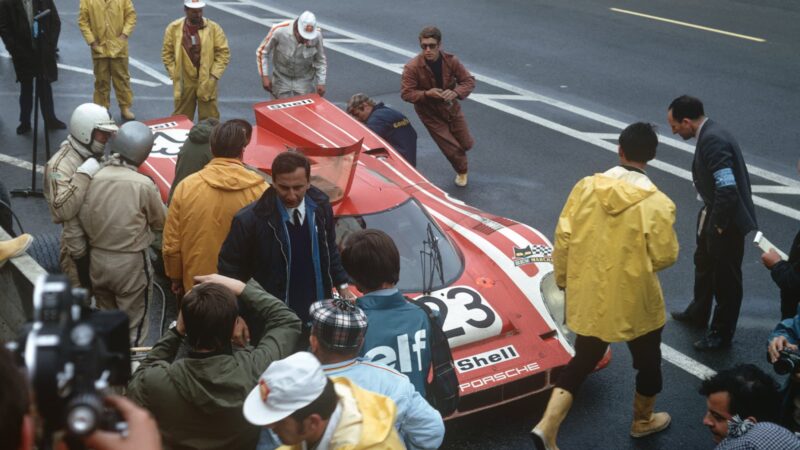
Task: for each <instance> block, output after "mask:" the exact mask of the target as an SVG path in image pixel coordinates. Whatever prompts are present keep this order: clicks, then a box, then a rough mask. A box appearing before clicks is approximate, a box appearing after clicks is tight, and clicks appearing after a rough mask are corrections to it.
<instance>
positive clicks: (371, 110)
mask: <svg viewBox="0 0 800 450" xmlns="http://www.w3.org/2000/svg"><path fill="white" fill-rule="evenodd" d="M347 112H348V113H349V114H351V115H352V116H353V117H355V118H356V119H358V120H359V121H361V122H364V123H365V124H367V127H368V128H369V129H370V130H372V131H373V132H375V134H377V135H378V136H380V137H381V138H383V139H385V140H386V141H388V142H389V144H391V145H392V147H393V148H394V149H395V150H397V151H398V153H400V154H401V155H402V156H403V158H405V159H406V161H408V162H409V164H411V165H412V166H415V167H416V165H417V132H416V131H414V127H412V126H411V122H410V121H409V120H408V118H407V117H406V116H404V115H403V114H402V113H400V112H399V111H395V110H394V109H392V108H389V107H388V106H385V105H384V104H383V102H380V103H375V100H372V99H371V98H369V97H367V96H366V94H355V95H353V96H352V97H350V101H348V102H347Z"/></svg>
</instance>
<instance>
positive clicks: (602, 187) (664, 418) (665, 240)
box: [531, 122, 678, 450]
mask: <svg viewBox="0 0 800 450" xmlns="http://www.w3.org/2000/svg"><path fill="white" fill-rule="evenodd" d="M657 145H658V138H657V137H656V134H655V132H654V131H653V127H652V125H650V124H647V123H642V122H638V123H634V124H633V125H630V126H628V127H627V128H626V129H625V130H623V131H622V134H620V137H619V159H620V165H619V166H616V167H613V168H611V169H610V170H608V171H606V172H604V173H601V174H596V175H593V176H590V177H586V178H584V179H582V180H581V181H579V182H578V184H576V185H575V187H574V188H573V189H572V192H571V193H570V195H569V198H568V199H567V204H566V205H565V206H564V210H563V211H562V212H561V216H560V217H559V219H558V225H557V227H556V242H555V249H554V251H553V266H554V268H555V275H556V284H558V286H559V287H560V288H562V289H565V290H566V319H567V326H568V327H569V328H570V329H571V330H572V331H574V332H575V334H576V335H577V337H576V339H575V356H574V358H573V359H572V360H571V361H570V362H569V364H567V366H566V367H565V368H564V370H563V372H562V373H561V375H560V376H559V377H558V381H556V387H555V388H554V389H553V393H552V395H551V397H550V402H549V403H548V404H547V409H546V410H545V413H544V416H543V417H542V420H541V421H539V423H538V424H537V425H536V427H535V428H534V429H533V430H532V432H531V437H532V438H533V440H534V443H535V445H536V448H538V449H542V450H543V449H547V450H552V449H556V448H557V447H556V434H557V433H558V427H559V425H560V424H561V422H562V421H563V420H564V418H565V417H566V415H567V412H568V411H569V408H570V406H571V405H572V399H573V397H574V395H575V394H576V393H577V391H578V389H579V388H580V386H581V384H582V383H583V381H584V380H585V379H586V377H587V376H588V375H589V374H590V373H591V372H592V370H594V368H595V367H596V366H597V363H598V362H600V360H601V359H602V357H603V355H604V354H605V353H606V349H607V348H608V343H609V342H626V343H627V344H628V349H629V350H630V352H631V355H632V357H633V367H634V368H635V369H636V370H637V371H638V373H637V375H636V393H635V397H634V408H633V423H632V424H631V431H630V434H631V436H633V437H642V436H646V435H648V434H652V433H656V432H659V431H661V430H663V429H665V428H666V427H667V426H669V423H670V416H669V414H667V413H655V414H654V413H653V409H654V406H655V400H656V394H658V393H659V392H661V385H662V380H661V349H660V346H661V330H662V329H663V328H664V323H665V321H666V314H665V309H664V296H663V294H662V293H661V285H660V284H659V282H658V276H657V275H656V272H658V271H659V270H662V269H664V268H667V267H669V266H671V265H672V264H673V263H675V260H677V259H678V239H677V237H676V235H675V230H674V228H673V225H674V223H675V204H674V203H672V201H671V200H670V199H669V198H668V197H667V196H666V195H664V194H663V193H662V192H661V191H659V190H658V188H656V186H655V185H653V183H652V182H651V181H650V179H649V178H648V177H647V174H646V173H645V172H644V169H645V166H646V165H647V162H648V161H650V160H651V159H653V158H655V156H656V146H657Z"/></svg>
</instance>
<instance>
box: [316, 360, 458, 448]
mask: <svg viewBox="0 0 800 450" xmlns="http://www.w3.org/2000/svg"><path fill="white" fill-rule="evenodd" d="M322 370H324V371H325V375H327V376H328V377H330V378H335V377H347V378H349V379H351V380H352V381H353V382H354V383H356V384H357V385H359V386H360V387H362V388H364V389H366V390H368V391H372V392H377V393H378V394H381V395H385V396H387V397H389V398H390V399H392V400H393V401H394V403H395V405H397V418H396V420H395V427H396V428H397V432H398V433H400V436H401V437H402V438H403V441H404V442H405V444H406V448H408V449H409V450H415V449H436V448H439V446H440V445H442V440H443V439H444V421H442V416H441V415H439V411H436V409H434V408H433V406H431V405H430V404H428V402H427V401H426V400H425V398H424V397H423V396H421V395H420V394H419V392H417V390H416V389H415V388H414V385H413V384H411V382H410V381H409V380H408V377H407V376H405V375H403V374H402V373H400V372H398V371H396V370H393V369H391V368H390V367H387V366H384V365H383V364H375V363H372V362H369V361H367V360H365V359H364V358H356V359H349V360H347V361H342V362H339V363H334V364H323V365H322Z"/></svg>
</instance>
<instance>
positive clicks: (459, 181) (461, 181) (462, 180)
mask: <svg viewBox="0 0 800 450" xmlns="http://www.w3.org/2000/svg"><path fill="white" fill-rule="evenodd" d="M455 183H456V186H458V187H464V186H466V185H467V174H466V173H459V174H457V175H456V180H455Z"/></svg>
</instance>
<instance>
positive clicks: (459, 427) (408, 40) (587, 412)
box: [0, 0, 800, 449]
mask: <svg viewBox="0 0 800 450" xmlns="http://www.w3.org/2000/svg"><path fill="white" fill-rule="evenodd" d="M562 3H563V4H562ZM77 5H78V2H77V1H76V0H69V1H65V2H61V3H60V4H59V8H60V13H61V18H62V23H63V25H62V38H61V44H60V49H61V60H60V62H61V63H62V64H64V65H65V66H64V67H62V70H61V72H60V78H61V79H60V81H59V82H58V83H56V84H54V93H55V98H56V110H57V113H58V115H59V117H60V118H61V119H62V120H64V121H67V120H68V118H69V114H70V112H71V111H72V109H73V108H74V107H75V106H77V105H78V104H80V103H83V102H85V101H90V100H91V93H92V87H91V86H92V78H91V75H90V74H87V73H85V72H86V70H88V69H90V68H91V61H90V58H89V52H88V49H87V48H86V45H85V42H84V41H83V40H82V38H81V36H80V33H79V31H78V29H77V25H76V20H77ZM136 7H137V10H138V14H139V24H138V25H137V29H136V30H135V31H134V34H133V35H132V37H131V55H132V57H133V58H135V59H136V61H137V63H136V64H134V63H132V64H131V66H132V67H131V76H132V77H134V78H136V79H137V81H138V82H137V83H134V85H133V89H134V94H135V100H134V102H135V103H134V111H135V112H136V113H137V115H138V117H139V118H140V119H149V118H156V117H161V116H166V115H168V114H169V113H170V112H171V110H172V97H171V92H172V91H171V89H172V88H171V86H168V85H166V84H165V82H166V81H167V80H165V78H164V70H163V67H162V66H161V63H160V48H161V37H162V35H163V29H164V27H165V26H166V24H167V23H169V22H170V21H171V20H173V19H174V18H177V17H179V16H180V15H181V14H182V9H181V7H180V6H179V5H175V6H174V7H172V6H167V5H166V4H163V3H160V2H155V1H153V0H140V1H138V2H137V3H136ZM304 8H310V9H312V10H314V12H315V13H316V14H317V16H318V18H319V20H320V22H321V24H322V25H323V27H324V28H325V29H326V30H327V31H326V32H325V36H326V38H327V39H326V43H327V46H328V51H327V55H328V60H329V70H328V72H329V81H328V94H327V96H328V98H329V99H331V100H332V101H334V102H336V103H338V104H340V105H343V104H344V102H345V101H346V100H347V98H349V96H350V95H351V94H352V93H354V92H357V91H363V92H366V93H368V94H369V95H372V96H373V97H375V98H377V99H379V100H381V101H385V102H386V103H387V104H390V105H391V106H393V107H395V108H397V109H399V110H401V111H403V112H404V113H405V114H407V115H408V117H409V118H410V119H411V120H412V122H413V123H414V126H415V127H416V128H417V131H418V133H419V135H420V141H419V156H418V161H419V164H418V166H419V168H420V169H421V171H422V173H423V174H424V175H426V176H427V177H428V178H429V179H431V181H432V182H434V183H436V184H437V185H439V186H441V187H442V188H444V189H445V190H447V191H448V192H450V193H451V194H452V195H454V196H455V197H457V198H459V199H461V200H464V201H465V202H467V203H469V204H471V205H474V206H476V207H479V208H481V209H484V210H486V211H489V212H491V213H494V214H499V215H504V216H508V217H511V218H513V219H516V220H519V221H522V222H525V223H527V224H530V225H531V226H534V227H536V228H538V229H540V230H542V231H543V232H544V233H545V234H546V235H548V236H551V237H552V230H553V229H554V227H555V222H556V218H557V216H558V213H559V212H560V210H561V207H562V206H563V202H564V200H565V199H566V197H567V195H568V193H569V190H570V189H571V187H572V185H573V184H574V183H575V182H576V181H577V180H578V179H580V178H581V177H583V176H585V175H589V174H592V173H594V172H597V171H602V170H605V169H606V168H608V167H609V166H611V165H613V164H614V163H615V162H616V156H615V153H613V150H614V149H615V145H616V143H615V137H616V135H618V133H619V126H620V125H619V124H623V125H624V124H627V123H630V122H632V121H636V120H647V121H651V122H654V123H656V124H659V126H660V131H661V134H662V136H665V137H671V136H670V134H669V127H668V125H667V124H666V120H665V110H666V106H667V105H668V103H669V101H670V100H671V99H672V98H674V97H675V96H677V95H680V94H682V93H691V94H694V95H697V96H699V97H700V98H701V99H703V100H704V102H705V104H706V111H707V113H708V115H709V116H710V117H713V118H714V119H715V120H718V121H719V122H721V123H722V124H723V125H724V126H726V127H728V128H729V129H731V130H732V131H733V132H734V133H735V135H736V136H737V138H738V139H739V141H740V144H741V145H742V147H743V149H744V152H745V159H746V160H747V162H748V163H749V164H750V165H751V166H753V167H751V175H752V181H753V184H754V185H755V186H756V187H755V188H754V190H755V191H756V193H757V195H758V196H759V197H760V198H762V199H763V200H762V201H760V202H759V203H760V204H759V207H758V208H757V213H758V220H759V223H760V225H761V229H762V230H763V231H764V233H765V234H766V235H767V236H768V237H770V239H771V240H772V241H773V242H775V243H776V244H777V245H779V246H780V247H782V248H784V249H787V248H788V245H789V243H790V242H791V239H792V237H793V236H794V233H795V232H796V230H797V225H798V224H797V219H798V214H800V213H798V210H800V201H798V198H797V194H798V193H800V189H798V187H799V186H800V183H798V176H797V173H796V171H795V169H794V167H795V163H796V162H797V158H798V156H800V155H799V154H798V152H797V150H796V148H797V144H798V142H800V132H798V127H797V125H796V124H797V122H798V119H800V113H798V109H797V106H796V105H797V104H798V100H800V98H798V97H800V90H798V81H797V77H796V74H797V73H798V69H800V61H798V57H797V55H796V42H797V41H798V38H800V29H798V28H797V27H796V23H797V20H798V19H799V18H800V17H799V16H800V11H798V9H800V7H798V6H796V5H793V4H787V3H786V2H780V1H778V0H772V1H766V2H758V3H756V2H747V1H738V2H733V1H720V0H714V1H710V2H704V3H703V4H696V3H693V2H688V1H678V2H666V1H658V2H650V3H648V4H647V5H640V4H638V3H636V2H625V1H620V2H608V1H591V2H590V1H582V0H578V1H572V2H553V1H537V2H512V1H507V2H488V1H473V2H469V3H468V4H466V3H464V2H455V1H452V0H448V1H443V2H436V3H431V2H421V1H410V2H404V3H402V5H400V4H397V3H394V2H385V1H365V0H351V1H348V2H345V3H342V2H326V3H322V4H321V3H319V2H311V1H305V0H300V1H293V2H289V1H272V2H269V3H268V4H267V3H264V2H256V1H233V2H227V1H226V2H213V3H211V4H210V6H209V7H208V8H206V16H207V17H209V18H212V19H213V20H215V21H217V22H219V23H220V24H221V25H222V27H223V28H224V29H225V31H226V33H227V35H228V39H229V42H230V45H231V52H232V58H231V64H230V66H229V67H228V70H227V71H226V73H225V75H224V76H223V79H222V81H221V83H220V86H221V90H220V99H221V100H220V111H221V113H222V116H223V118H231V117H245V118H248V119H252V110H251V108H250V106H251V105H252V103H254V102H256V101H260V100H262V99H264V98H266V96H265V93H264V92H263V90H262V89H261V87H260V85H259V80H258V75H257V72H256V67H255V48H256V46H257V45H258V43H259V42H260V40H261V39H262V38H263V36H264V35H265V34H266V31H267V27H266V25H267V24H269V23H271V22H272V21H274V20H278V19H282V16H281V14H280V13H281V12H287V13H291V14H297V13H300V12H301V11H302V10H303V9H304ZM610 8H617V9H620V10H627V11H633V12H638V13H643V14H647V15H650V16H654V17H659V18H667V19H670V20H674V21H678V22H684V23H690V24H696V25H702V26H704V27H706V28H713V29H716V30H721V31H728V32H732V33H736V34H741V35H744V36H750V37H757V38H761V39H764V40H765V42H756V41H753V40H748V39H744V38H740V37H735V36H730V35H726V34H720V33H718V32H714V31H706V30H702V29H698V28H691V27H688V26H684V25H679V24H675V23H670V22H664V21H660V20H655V19H650V18H645V17H641V16H635V15H631V14H627V13H622V12H618V11H615V10H612V9H610ZM432 23H433V24H437V25H438V26H439V27H440V28H441V29H442V31H443V33H444V46H445V49H446V50H448V51H452V52H454V53H455V54H457V55H458V56H459V57H460V58H461V60H462V61H463V62H464V64H465V65H466V66H467V68H468V69H470V70H471V71H473V72H475V73H478V74H480V75H482V76H483V77H481V78H480V79H479V83H478V88H477V89H476V91H475V94H477V95H475V94H473V97H472V98H473V99H474V100H473V101H467V102H465V103H464V105H463V106H464V110H465V114H466V116H467V120H468V122H469V123H470V125H471V128H472V132H473V134H474V136H475V138H476V142H477V144H476V147H475V149H474V150H473V151H471V152H470V154H469V156H470V164H471V170H470V186H469V187H468V188H466V189H458V188H456V187H455V186H454V185H453V183H452V178H453V174H452V171H451V169H450V168H449V165H448V164H447V162H446V161H445V159H444V158H443V157H442V156H441V154H440V153H439V151H438V149H436V147H435V145H434V144H433V142H432V141H431V139H430V138H429V136H428V135H427V133H426V132H425V131H424V128H423V127H422V126H421V124H420V123H419V121H418V120H417V118H416V115H415V114H414V112H413V108H412V107H411V106H410V105H408V104H406V103H403V102H402V101H401V100H400V98H399V92H398V91H399V75H398V72H399V70H400V69H401V68H400V66H398V64H402V63H403V62H405V61H406V60H407V55H409V54H413V53H416V52H417V46H416V44H417V41H416V35H417V33H418V31H419V29H420V28H421V27H422V26H424V25H427V24H432ZM334 31H336V32H334ZM793 44H794V45H793ZM398 50H399V51H398ZM0 74H2V76H1V77H0V98H2V99H3V101H4V103H5V105H6V108H3V110H2V112H0V121H1V122H0V136H1V137H2V142H3V146H2V149H0V178H1V179H2V181H3V183H5V184H6V186H7V187H9V188H15V187H23V186H27V185H29V184H30V174H29V172H27V171H25V170H24V169H22V168H20V167H17V166H16V165H14V164H20V160H24V161H29V160H30V143H31V137H30V135H29V136H24V137H17V136H16V135H15V134H14V128H15V127H16V125H17V120H16V119H17V112H18V110H17V107H16V100H17V87H16V85H15V84H14V83H13V81H14V74H13V68H12V66H11V62H10V60H9V59H7V58H4V57H2V55H0ZM112 112H113V113H114V114H115V116H117V117H118V116H119V111H118V109H117V108H116V106H114V107H112ZM589 133H592V134H589ZM64 135H65V133H63V132H60V133H52V134H51V136H52V137H53V139H52V142H51V148H52V150H53V151H55V148H56V146H57V143H58V142H59V141H60V140H61V139H63V136H64ZM666 143H667V142H665V140H664V139H662V145H661V146H660V147H659V155H658V159H659V161H660V163H659V166H658V167H653V168H652V169H650V170H649V174H650V176H651V178H652V179H653V181H654V182H655V183H656V184H657V185H658V186H659V187H660V188H661V189H662V190H663V191H664V192H665V193H666V194H667V195H669V196H670V197H671V198H672V199H673V200H674V201H675V203H676V205H677V208H678V221H677V224H676V229H677V231H678V235H679V239H680V243H681V255H680V259H679V261H678V262H677V263H676V265H675V266H674V267H672V268H670V269H668V270H666V271H665V272H663V273H662V275H661V281H662V285H663V288H664V292H665V297H666V301H667V305H668V309H676V308H682V307H683V306H685V304H686V303H687V302H688V300H689V299H690V298H691V291H692V251H693V250H694V238H693V228H694V220H695V215H696V212H697V209H698V207H699V203H698V202H697V200H696V196H695V193H694V189H693V187H692V186H691V182H690V181H687V179H686V171H688V170H690V167H691V152H690V151H691V149H692V147H693V142H689V144H690V145H689V147H688V149H689V150H690V151H686V148H687V147H685V146H681V145H680V143H675V142H669V144H670V145H665V144H666ZM41 145H42V144H41V141H40V146H41ZM601 150H602V151H601ZM9 157H10V158H9ZM43 157H44V156H43V152H42V153H41V154H40V164H42V161H41V158H43ZM753 168H755V169H756V170H753ZM38 183H39V185H41V181H39V182H38ZM13 204H14V207H15V211H16V212H17V214H19V215H20V216H21V219H22V220H23V226H25V228H26V230H27V231H31V232H34V233H39V232H46V231H55V230H57V228H56V227H55V226H54V225H52V224H51V223H50V222H49V218H48V215H47V208H46V205H45V203H44V201H43V200H41V199H19V198H15V199H14V201H13ZM759 254H760V253H759V252H758V251H756V250H755V249H754V248H752V247H751V246H749V245H748V246H747V251H746V253H745V260H744V263H743V271H744V277H745V281H744V283H745V297H744V301H743V305H742V313H741V315H740V321H739V328H738V332H737V335H736V338H735V341H734V346H733V349H732V350H730V351H728V352H722V353H719V354H713V355H705V354H699V353H697V352H695V351H694V350H693V349H692V347H691V343H692V342H693V341H694V340H696V339H697V338H699V337H700V333H699V332H695V331H692V330H689V329H687V328H685V327H683V326H681V325H679V324H676V323H674V322H672V321H668V323H667V325H666V328H665V331H664V342H665V344H667V345H669V346H670V347H671V348H674V349H675V350H676V351H677V352H680V353H682V354H684V355H686V356H688V357H689V358H691V359H692V360H694V361H697V362H699V363H701V364H702V365H704V366H706V367H708V368H711V369H713V370H719V369H722V368H726V367H729V366H731V365H734V364H736V363H740V362H755V363H756V364H759V365H760V366H761V367H763V368H764V369H765V370H770V369H769V367H768V366H767V364H766V362H765V361H764V342H765V339H766V334H767V333H768V331H769V330H770V329H771V328H772V326H773V325H774V323H775V322H776V321H777V319H778V315H779V314H778V291H777V288H775V286H774V285H773V284H772V282H771V280H770V279H769V275H768V273H767V271H766V270H765V269H764V268H763V267H762V266H761V264H760V262H759V260H758V256H759ZM612 348H613V350H614V359H613V361H612V363H611V366H610V367H609V368H607V369H605V370H604V371H601V372H599V373H596V374H594V375H592V376H591V377H590V378H589V379H588V380H587V382H586V384H585V385H584V387H583V389H582V391H581V393H580V395H579V397H578V398H577V400H576V402H575V405H574V407H573V410H572V412H571V413H570V415H569V417H568V418H567V420H566V421H565V423H564V425H563V426H562V432H561V435H560V439H559V443H560V446H561V447H562V448H566V449H569V448H597V447H598V443H599V442H602V444H601V445H600V446H602V447H604V448H620V449H622V448H675V447H679V446H680V447H683V448H687V449H692V448H698V449H700V448H711V447H712V446H713V444H712V442H711V440H710V436H709V433H708V432H707V431H706V430H705V429H704V427H703V426H702V424H701V423H700V421H701V418H702V414H703V412H704V400H703V398H702V397H700V396H699V395H698V394H697V393H696V388H697V385H698V384H699V379H698V378H697V376H696V375H694V374H693V373H701V372H702V371H703V369H702V367H699V366H693V365H692V364H691V363H689V364H688V365H687V364H686V363H683V364H681V365H680V366H678V365H675V364H672V363H669V362H665V363H664V380H665V383H664V384H665V387H664V392H663V394H662V395H661V397H660V399H659V402H658V406H659V407H660V408H661V409H663V410H666V411H668V412H670V413H671V414H672V416H673V424H672V426H671V428H670V429H669V430H668V431H666V432H664V433H661V434H659V435H656V436H653V437H649V438H645V439H641V440H636V441H634V440H633V439H630V438H628V437H627V430H628V427H629V422H630V416H631V404H632V397H633V392H632V391H633V379H634V372H633V370H632V369H631V368H630V364H631V362H630V357H629V356H628V354H627V350H626V349H625V347H624V345H614V346H612ZM698 371H699V372H698ZM545 403H546V395H544V396H537V397H534V398H531V399H528V400H524V401H520V402H516V403H513V404H511V405H507V406H504V407H501V408H498V409H495V410H490V411H487V412H484V413H480V414H476V415H474V416H470V417H467V418H464V419H461V420H459V421H457V422H453V423H449V424H448V434H447V438H446V447H447V448H509V449H510V448H514V449H516V448H530V447H531V445H530V442H529V441H528V438H527V431H528V430H529V429H530V427H531V426H532V425H533V424H534V423H535V422H536V421H537V420H538V418H539V416H540V415H541V413H542V411H543V408H544V404H545Z"/></svg>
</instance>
